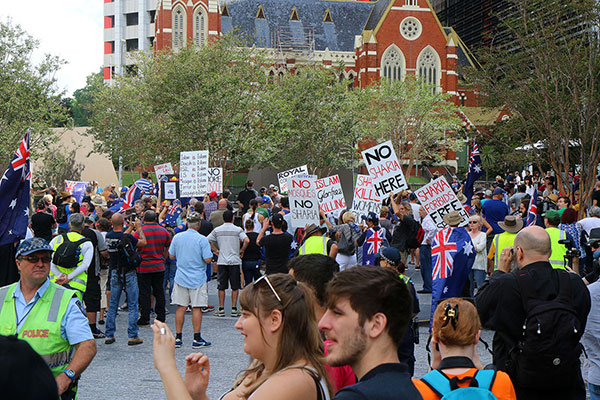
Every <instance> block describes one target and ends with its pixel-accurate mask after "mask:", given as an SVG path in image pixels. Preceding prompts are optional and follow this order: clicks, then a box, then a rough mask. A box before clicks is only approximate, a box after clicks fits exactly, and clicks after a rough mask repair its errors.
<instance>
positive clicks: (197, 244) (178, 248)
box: [169, 229, 213, 289]
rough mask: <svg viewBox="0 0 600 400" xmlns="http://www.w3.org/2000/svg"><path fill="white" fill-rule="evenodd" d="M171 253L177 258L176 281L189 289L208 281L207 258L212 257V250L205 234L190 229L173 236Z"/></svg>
mask: <svg viewBox="0 0 600 400" xmlns="http://www.w3.org/2000/svg"><path fill="white" fill-rule="evenodd" d="M169 255H172V256H175V257H176V258H177V272H176V273H175V283H176V284H178V285H179V286H182V287H184V288H188V289H196V288H199V287H200V286H202V285H203V284H204V283H206V263H205V262H204V260H205V259H208V258H212V256H213V254H212V250H211V249H210V244H209V243H208V239H206V237H205V236H202V235H201V234H199V233H198V231H196V230H194V229H188V230H186V231H184V232H180V233H178V234H176V235H175V236H173V239H171V246H170V247H169Z"/></svg>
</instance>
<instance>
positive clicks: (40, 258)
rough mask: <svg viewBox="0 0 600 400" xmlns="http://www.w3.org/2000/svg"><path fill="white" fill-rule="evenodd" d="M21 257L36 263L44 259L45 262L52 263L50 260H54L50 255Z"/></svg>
mask: <svg viewBox="0 0 600 400" xmlns="http://www.w3.org/2000/svg"><path fill="white" fill-rule="evenodd" d="M21 258H22V259H23V260H27V261H28V262H30V263H32V264H36V263H37V262H38V261H40V260H42V262H43V263H44V264H50V261H52V257H50V256H22V257H21Z"/></svg>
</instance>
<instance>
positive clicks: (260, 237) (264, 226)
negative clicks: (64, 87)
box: [256, 218, 270, 246]
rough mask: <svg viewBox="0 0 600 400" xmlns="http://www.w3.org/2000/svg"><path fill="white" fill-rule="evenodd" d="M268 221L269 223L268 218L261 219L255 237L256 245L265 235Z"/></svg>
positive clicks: (258, 244)
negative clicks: (260, 226) (261, 224)
mask: <svg viewBox="0 0 600 400" xmlns="http://www.w3.org/2000/svg"><path fill="white" fill-rule="evenodd" d="M269 223H270V221H269V219H268V218H265V220H264V221H263V226H262V229H261V230H260V233H259V234H258V236H257V237H256V245H257V246H260V240H261V239H262V238H263V236H265V232H266V231H267V229H269Z"/></svg>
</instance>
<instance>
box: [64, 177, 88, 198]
mask: <svg viewBox="0 0 600 400" xmlns="http://www.w3.org/2000/svg"><path fill="white" fill-rule="evenodd" d="M88 185H89V183H88V182H79V181H65V191H66V192H69V194H70V195H72V196H73V197H75V200H77V202H78V203H81V200H82V199H83V195H84V194H85V188H86V187H88Z"/></svg>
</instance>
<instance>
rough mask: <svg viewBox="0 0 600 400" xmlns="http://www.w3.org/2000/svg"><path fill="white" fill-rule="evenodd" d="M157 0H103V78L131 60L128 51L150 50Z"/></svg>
mask: <svg viewBox="0 0 600 400" xmlns="http://www.w3.org/2000/svg"><path fill="white" fill-rule="evenodd" d="M155 16H156V0H104V81H105V82H106V83H110V82H111V80H112V79H113V77H114V76H115V75H118V74H123V73H124V72H126V71H127V68H128V67H131V66H132V65H133V63H134V61H133V59H132V58H131V57H130V54H129V53H130V52H132V51H136V50H149V49H151V48H152V47H153V42H154V35H155V29H154V19H155Z"/></svg>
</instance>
